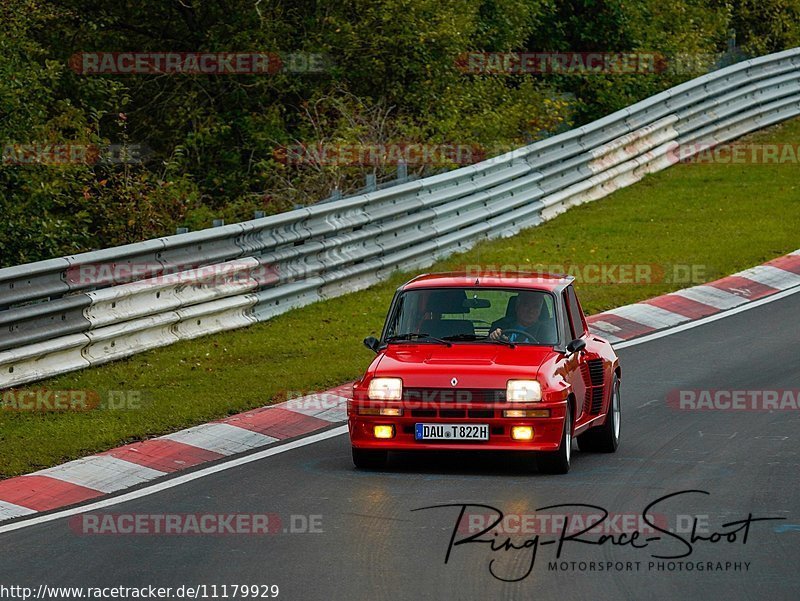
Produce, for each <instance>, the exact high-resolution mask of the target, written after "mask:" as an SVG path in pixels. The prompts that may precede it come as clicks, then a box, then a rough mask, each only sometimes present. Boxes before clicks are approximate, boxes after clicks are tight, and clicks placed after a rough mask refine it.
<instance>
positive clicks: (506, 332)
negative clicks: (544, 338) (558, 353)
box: [503, 328, 539, 344]
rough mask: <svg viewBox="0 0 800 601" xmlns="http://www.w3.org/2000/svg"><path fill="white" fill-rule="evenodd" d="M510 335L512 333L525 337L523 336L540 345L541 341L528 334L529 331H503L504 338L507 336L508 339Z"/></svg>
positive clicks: (507, 329)
mask: <svg viewBox="0 0 800 601" xmlns="http://www.w3.org/2000/svg"><path fill="white" fill-rule="evenodd" d="M509 333H512V334H522V335H523V336H525V338H527V339H528V340H529V341H531V342H535V343H536V344H539V341H538V340H537V339H536V337H535V336H533V335H532V334H531V333H530V332H528V331H526V330H518V329H517V328H506V329H505V330H503V336H506V337H508V334H509Z"/></svg>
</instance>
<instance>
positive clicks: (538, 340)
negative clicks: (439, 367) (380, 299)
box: [384, 288, 558, 346]
mask: <svg viewBox="0 0 800 601" xmlns="http://www.w3.org/2000/svg"><path fill="white" fill-rule="evenodd" d="M384 340H385V341H386V342H390V343H391V342H397V343H400V342H410V341H414V342H423V343H426V342H435V341H437V340H438V341H439V342H441V341H443V340H444V341H449V342H475V343H485V344H492V343H506V344H509V343H510V344H538V345H548V346H551V345H555V344H558V330H557V328H556V314H555V308H554V305H553V295H551V294H550V293H548V292H544V291H541V290H519V289H517V290H506V289H495V288H425V289H415V290H407V291H405V292H402V293H401V294H400V296H399V297H398V299H397V302H396V304H395V308H394V311H393V313H392V315H391V316H390V317H389V322H388V324H387V328H386V332H385V337H384Z"/></svg>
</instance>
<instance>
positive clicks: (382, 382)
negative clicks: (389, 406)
mask: <svg viewBox="0 0 800 601" xmlns="http://www.w3.org/2000/svg"><path fill="white" fill-rule="evenodd" d="M369 398H370V399H372V400H373V401H399V400H401V399H402V398H403V380H401V379H400V378H375V379H373V380H372V381H371V382H370V383H369Z"/></svg>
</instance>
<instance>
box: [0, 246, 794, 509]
mask: <svg viewBox="0 0 800 601" xmlns="http://www.w3.org/2000/svg"><path fill="white" fill-rule="evenodd" d="M796 286H800V250H797V251H795V252H793V253H791V254H788V255H785V256H783V257H780V258H778V259H775V260H773V261H769V262H768V263H765V264H764V265H760V266H758V267H753V268H751V269H746V270H745V271H742V272H740V273H737V274H734V275H732V276H729V277H726V278H723V279H721V280H717V281H715V282H710V283H708V284H703V285H701V286H695V287H693V288H687V289H685V290H679V291H678V292H674V293H672V294H665V295H664V296H659V297H656V298H652V299H649V300H646V301H642V302H640V303H635V304H633V305H627V306H625V307H620V308H618V309H613V310H611V311H607V312H605V313H600V314H598V315H593V316H590V317H589V318H588V321H589V324H590V327H591V329H592V331H593V332H595V333H596V334H598V335H600V336H603V337H604V338H606V339H608V340H609V341H610V342H612V343H619V342H623V341H627V340H630V339H632V338H637V337H639V336H645V335H647V334H651V333H653V332H656V331H658V330H663V329H666V328H671V327H674V326H678V325H681V324H683V323H687V322H691V321H696V320H700V319H704V318H706V317H708V316H710V315H714V314H717V313H722V312H724V311H727V310H731V309H735V308H737V307H741V306H742V305H744V304H745V303H748V302H753V301H756V300H759V299H762V298H765V297H767V296H771V295H773V294H777V293H779V292H781V291H784V290H788V289H789V288H793V287H796ZM351 386H352V383H348V384H344V385H342V386H338V387H336V388H333V389H331V390H328V391H326V392H322V393H317V394H312V395H308V396H304V397H300V398H297V399H292V400H289V401H286V402H284V403H280V404H278V405H273V406H269V407H262V408H260V409H254V410H252V411H247V412H245V413H240V414H238V415H233V416H231V417H227V418H225V419H221V420H218V421H215V422H211V423H208V424H203V425H200V426H195V427H194V428H189V429H187V430H181V431H180V432H175V433H173V434H167V435H166V436H161V437H159V438H153V439H150V440H145V441H142V442H137V443H134V444H129V445H126V446H124V447H119V448H117V449H112V450H110V451H106V452H104V453H100V454H98V455H92V456H90V457H85V458H83V459H78V460H77V461H71V462H69V463H65V464H64V465H59V466H56V467H52V468H49V469H46V470H42V471H39V472H35V473H33V474H28V475H25V476H19V477H17V478H10V479H8V480H3V481H0V522H2V521H4V520H10V519H13V518H20V517H24V516H30V515H33V514H35V513H38V512H43V511H50V510H53V509H58V508H61V507H67V506H69V505H74V504H76V503H81V502H83V501H87V500H89V499H96V498H98V497H101V496H104V495H107V494H109V493H115V492H118V491H121V490H124V489H127V488H131V487H134V486H137V485H140V484H143V483H146V482H150V481H153V480H155V479H157V478H161V477H163V476H166V475H168V474H172V473H175V472H179V471H181V470H186V469H188V468H192V467H195V466H198V465H200V464H203V463H208V462H211V461H215V460H217V459H222V458H224V457H228V456H231V455H236V454H239V453H244V452H247V451H253V450H255V449H261V448H264V447H265V446H268V445H270V444H273V443H276V442H279V441H282V440H286V439H289V438H294V437H297V436H304V435H308V434H311V433H312V432H316V431H318V430H322V429H324V428H327V427H329V426H331V424H336V423H341V422H344V421H346V420H347V399H348V398H349V396H350V391H351Z"/></svg>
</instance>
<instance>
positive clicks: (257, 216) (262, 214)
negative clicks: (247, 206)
mask: <svg viewBox="0 0 800 601" xmlns="http://www.w3.org/2000/svg"><path fill="white" fill-rule="evenodd" d="M266 216H267V213H266V211H256V212H255V213H254V214H253V219H264V217H266Z"/></svg>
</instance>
